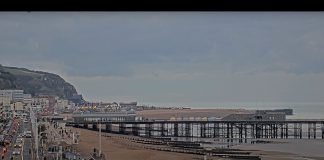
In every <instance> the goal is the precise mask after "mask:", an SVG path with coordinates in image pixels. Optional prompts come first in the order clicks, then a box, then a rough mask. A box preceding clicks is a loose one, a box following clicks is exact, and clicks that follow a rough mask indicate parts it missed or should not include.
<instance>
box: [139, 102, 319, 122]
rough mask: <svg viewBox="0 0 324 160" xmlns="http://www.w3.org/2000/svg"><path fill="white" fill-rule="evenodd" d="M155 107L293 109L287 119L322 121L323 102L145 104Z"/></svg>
mask: <svg viewBox="0 0 324 160" xmlns="http://www.w3.org/2000/svg"><path fill="white" fill-rule="evenodd" d="M147 104H149V105H152V106H157V107H189V108H191V109H217V108H221V109H247V110H250V109H251V110H263V109H293V115H292V116H287V119H299V118H300V119H324V102H316V103H312V102H307V103H296V102H291V103H287V102H275V103H274V102H271V103H263V102H262V103H260V102H249V103H246V102H244V103H233V102H230V103H145V105H147Z"/></svg>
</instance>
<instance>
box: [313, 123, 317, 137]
mask: <svg viewBox="0 0 324 160" xmlns="http://www.w3.org/2000/svg"><path fill="white" fill-rule="evenodd" d="M313 134H314V139H316V123H314V124H313Z"/></svg>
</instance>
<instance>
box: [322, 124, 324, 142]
mask: <svg viewBox="0 0 324 160" xmlns="http://www.w3.org/2000/svg"><path fill="white" fill-rule="evenodd" d="M322 139H324V123H322Z"/></svg>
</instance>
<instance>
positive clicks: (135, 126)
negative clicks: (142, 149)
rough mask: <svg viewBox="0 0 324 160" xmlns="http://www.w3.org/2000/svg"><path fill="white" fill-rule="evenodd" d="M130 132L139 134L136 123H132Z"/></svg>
mask: <svg viewBox="0 0 324 160" xmlns="http://www.w3.org/2000/svg"><path fill="white" fill-rule="evenodd" d="M132 133H133V135H134V136H139V127H138V124H132Z"/></svg>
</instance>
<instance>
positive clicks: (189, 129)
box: [185, 123, 191, 137]
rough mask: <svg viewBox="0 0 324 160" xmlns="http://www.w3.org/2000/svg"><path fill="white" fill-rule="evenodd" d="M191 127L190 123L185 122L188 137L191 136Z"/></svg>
mask: <svg viewBox="0 0 324 160" xmlns="http://www.w3.org/2000/svg"><path fill="white" fill-rule="evenodd" d="M190 131H191V127H190V123H185V136H186V137H191V132H190Z"/></svg>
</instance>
